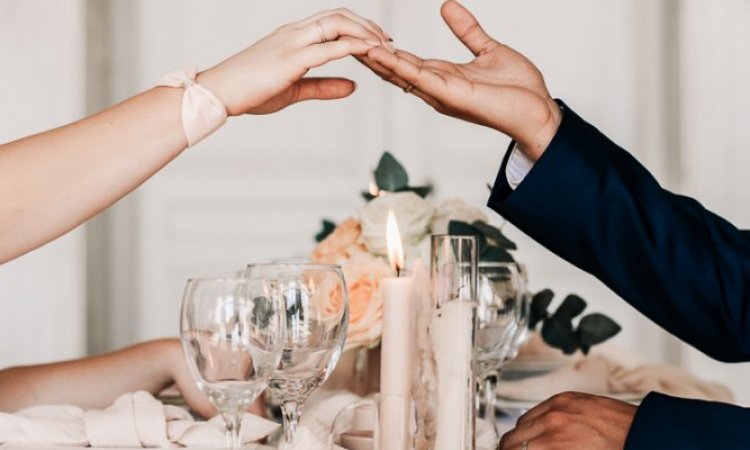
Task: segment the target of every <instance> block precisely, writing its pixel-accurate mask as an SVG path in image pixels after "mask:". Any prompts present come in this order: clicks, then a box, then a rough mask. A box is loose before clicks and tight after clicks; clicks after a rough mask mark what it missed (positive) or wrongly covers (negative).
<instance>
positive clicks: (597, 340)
mask: <svg viewBox="0 0 750 450" xmlns="http://www.w3.org/2000/svg"><path fill="white" fill-rule="evenodd" d="M620 330H622V327H620V325H619V324H617V322H615V321H614V320H612V319H610V318H609V317H607V316H605V315H604V314H600V313H592V314H589V315H586V316H584V317H583V318H581V321H580V322H579V323H578V329H577V330H576V337H577V339H578V345H579V346H580V347H581V351H583V353H584V354H588V352H589V350H590V349H591V347H592V346H594V345H596V344H601V343H602V342H604V341H606V340H607V339H609V338H611V337H613V336H615V335H616V334H617V333H619V332H620Z"/></svg>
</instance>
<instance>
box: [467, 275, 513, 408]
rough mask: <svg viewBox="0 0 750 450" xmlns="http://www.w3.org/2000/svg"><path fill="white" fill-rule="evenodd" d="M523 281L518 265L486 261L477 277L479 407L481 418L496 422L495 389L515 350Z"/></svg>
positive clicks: (476, 348) (475, 355)
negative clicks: (511, 353)
mask: <svg viewBox="0 0 750 450" xmlns="http://www.w3.org/2000/svg"><path fill="white" fill-rule="evenodd" d="M522 295H523V292H522V290H521V280H520V276H519V273H518V269H517V266H516V264H515V263H502V262H484V263H480V264H479V269H478V276H477V299H478V302H479V304H478V306H477V322H478V327H477V338H476V342H475V346H474V364H475V374H476V378H477V384H478V389H477V397H478V400H481V401H477V406H478V407H479V406H481V405H484V409H482V408H480V411H479V414H480V416H481V417H482V418H484V419H486V420H490V421H492V422H493V423H494V419H495V398H496V396H495V390H496V387H497V382H498V380H499V378H500V371H501V370H502V367H503V361H504V360H505V358H506V357H507V355H508V353H509V352H510V351H511V350H512V348H513V344H514V342H515V338H516V336H517V335H518V328H519V326H521V323H520V321H521V319H522V309H523V297H522Z"/></svg>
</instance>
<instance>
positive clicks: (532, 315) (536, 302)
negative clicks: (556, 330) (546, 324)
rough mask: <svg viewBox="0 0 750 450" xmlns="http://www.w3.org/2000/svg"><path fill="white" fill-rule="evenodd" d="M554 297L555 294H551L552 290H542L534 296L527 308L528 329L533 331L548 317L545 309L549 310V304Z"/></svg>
mask: <svg viewBox="0 0 750 450" xmlns="http://www.w3.org/2000/svg"><path fill="white" fill-rule="evenodd" d="M554 296H555V293H554V292H552V290H550V289H544V290H542V291H539V292H537V293H536V294H534V296H533V297H532V298H531V305H530V306H529V328H530V329H532V330H533V329H534V328H536V326H537V324H539V322H541V321H542V320H543V319H546V318H547V317H549V314H548V313H547V308H549V305H550V303H552V298H554Z"/></svg>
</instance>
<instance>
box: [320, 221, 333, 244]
mask: <svg viewBox="0 0 750 450" xmlns="http://www.w3.org/2000/svg"><path fill="white" fill-rule="evenodd" d="M322 227H323V228H322V229H321V230H320V231H319V232H318V234H316V235H315V242H321V241H323V240H324V239H325V238H327V237H328V235H330V234H331V233H333V230H335V229H336V224H335V223H334V222H332V221H330V220H328V219H323V222H322Z"/></svg>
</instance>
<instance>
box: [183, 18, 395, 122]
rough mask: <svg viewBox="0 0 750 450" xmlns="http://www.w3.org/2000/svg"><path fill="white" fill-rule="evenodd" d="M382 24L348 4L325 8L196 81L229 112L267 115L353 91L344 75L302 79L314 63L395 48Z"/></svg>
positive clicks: (263, 40) (288, 25)
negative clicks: (356, 12) (326, 9)
mask: <svg viewBox="0 0 750 450" xmlns="http://www.w3.org/2000/svg"><path fill="white" fill-rule="evenodd" d="M389 39H390V38H389V37H388V36H387V35H386V34H385V33H384V32H383V30H382V29H380V27H378V26H377V25H375V24H374V23H373V22H371V21H369V20H367V19H364V18H362V17H360V16H358V15H356V14H354V13H353V12H351V11H349V10H347V9H337V10H333V11H326V12H322V13H319V14H316V15H313V16H311V17H308V18H306V19H303V20H301V21H299V22H295V23H290V24H287V25H283V26H282V27H280V28H278V29H277V30H276V31H274V32H273V33H271V34H270V35H268V36H266V37H265V38H263V39H261V40H260V41H258V42H256V43H255V44H253V45H252V46H250V47H248V48H246V49H245V50H243V51H241V52H239V53H237V54H236V55H234V56H232V57H230V58H229V59H227V60H225V61H223V62H222V63H220V64H218V65H217V66H215V67H213V68H211V69H209V70H207V71H205V72H202V73H201V74H199V75H198V81H199V82H200V83H201V84H203V85H204V86H205V87H206V88H208V89H209V90H211V91H212V92H213V93H214V94H215V95H216V96H217V97H219V99H220V100H221V101H222V102H223V103H224V105H225V106H226V107H227V114H229V115H230V116H236V115H239V114H269V113H273V112H276V111H279V110H281V109H283V108H285V107H287V106H289V105H291V104H293V103H296V102H299V101H303V100H310V99H321V100H327V99H337V98H342V97H346V96H348V95H350V94H351V93H352V92H354V89H355V84H354V82H352V81H350V80H347V79H343V78H303V77H304V76H305V74H306V73H307V72H308V71H309V70H310V69H312V68H314V67H318V66H321V65H323V64H325V63H327V62H329V61H333V60H336V59H341V58H343V57H345V56H349V55H365V54H366V53H367V52H368V51H370V50H372V49H373V48H375V47H378V46H384V47H386V48H389V49H392V48H393V47H392V46H391V45H390V44H389V43H388V40H389Z"/></svg>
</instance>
